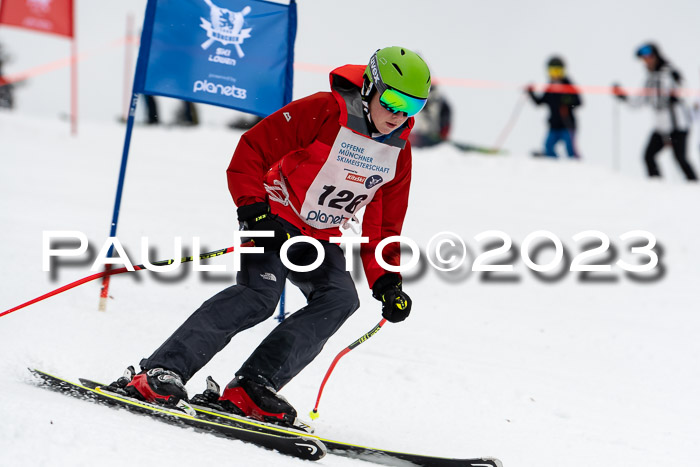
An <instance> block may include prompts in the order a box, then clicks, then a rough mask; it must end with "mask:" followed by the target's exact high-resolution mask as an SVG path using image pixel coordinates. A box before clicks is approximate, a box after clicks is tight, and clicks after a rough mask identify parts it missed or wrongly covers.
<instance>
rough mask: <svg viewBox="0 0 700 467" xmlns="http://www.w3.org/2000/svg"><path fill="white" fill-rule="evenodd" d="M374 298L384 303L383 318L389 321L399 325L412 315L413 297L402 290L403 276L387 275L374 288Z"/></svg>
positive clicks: (378, 280) (377, 281) (376, 282)
mask: <svg viewBox="0 0 700 467" xmlns="http://www.w3.org/2000/svg"><path fill="white" fill-rule="evenodd" d="M372 296H373V297H374V298H376V299H377V300H379V301H380V302H382V316H383V317H384V318H386V320H387V321H391V322H392V323H398V322H399V321H403V320H405V319H406V318H408V315H409V314H410V313H411V297H409V296H408V295H407V294H406V292H404V291H402V290H401V276H399V275H398V274H394V273H391V272H389V273H386V274H384V275H383V276H381V277H380V278H379V279H377V280H376V281H375V282H374V285H373V286H372Z"/></svg>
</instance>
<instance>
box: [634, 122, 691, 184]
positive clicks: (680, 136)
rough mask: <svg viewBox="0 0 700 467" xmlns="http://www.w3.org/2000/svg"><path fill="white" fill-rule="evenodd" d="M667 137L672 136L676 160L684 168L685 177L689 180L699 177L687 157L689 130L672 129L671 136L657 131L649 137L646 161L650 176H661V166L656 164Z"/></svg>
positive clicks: (645, 154) (672, 146) (645, 155)
mask: <svg viewBox="0 0 700 467" xmlns="http://www.w3.org/2000/svg"><path fill="white" fill-rule="evenodd" d="M666 138H670V140H671V148H672V149H673V155H674V156H675V157H676V162H678V165H679V166H680V168H681V170H683V173H684V174H685V177H686V178H687V179H688V180H697V179H698V177H697V175H695V171H694V170H693V167H692V166H691V165H690V163H689V162H688V159H687V158H686V147H687V141H688V132H687V131H672V132H671V134H670V135H669V136H665V135H662V134H661V133H657V132H654V133H652V134H651V138H649V143H648V144H647V148H646V150H645V152H644V162H645V163H646V166H647V173H648V174H649V176H650V177H660V176H661V172H659V167H658V165H656V155H657V154H658V153H659V151H661V150H662V149H663V148H664V145H665V144H666Z"/></svg>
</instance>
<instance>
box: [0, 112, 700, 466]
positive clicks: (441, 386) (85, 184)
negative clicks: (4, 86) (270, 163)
mask: <svg viewBox="0 0 700 467" xmlns="http://www.w3.org/2000/svg"><path fill="white" fill-rule="evenodd" d="M123 130H124V128H123V126H120V125H118V124H98V123H83V124H82V125H81V130H80V135H79V136H78V137H76V138H74V137H71V136H70V135H69V134H68V129H67V126H66V124H65V123H61V122H55V121H53V120H44V119H40V118H35V117H31V118H30V117H23V116H20V115H13V114H9V113H0V141H2V166H3V169H2V171H0V225H2V229H0V257H1V258H2V260H3V267H2V270H1V272H0V274H1V279H2V280H1V282H0V283H1V284H2V294H1V298H2V300H1V301H2V303H1V304H0V309H2V310H5V309H8V308H10V307H12V306H15V305H17V304H19V303H22V302H24V301H27V300H29V299H31V298H34V297H36V296H38V295H41V294H43V293H45V292H48V291H49V290H52V289H54V288H57V287H59V286H61V285H64V284H67V283H69V282H72V281H74V280H77V279H79V278H81V277H84V276H87V275H90V274H92V272H91V271H90V270H89V268H90V262H89V261H85V260H81V261H78V262H77V263H76V264H72V265H63V266H61V267H59V268H58V272H57V273H56V276H57V277H55V278H53V279H52V278H51V275H50V274H49V273H45V272H42V254H41V245H42V243H41V242H42V231H45V230H78V231H82V232H84V233H85V234H86V235H87V236H88V238H89V239H90V246H91V249H92V253H93V254H95V253H96V252H97V251H99V249H100V248H101V246H102V243H103V242H104V241H105V239H106V238H107V236H108V232H109V222H110V220H111V212H112V206H113V202H114V190H115V187H116V179H117V173H118V172H117V171H118V167H119V162H120V157H121V144H122V139H123ZM240 134H241V133H240V132H236V131H228V130H225V129H217V128H198V129H192V128H188V129H176V128H150V127H148V128H147V127H137V128H136V129H135V132H134V138H133V141H132V152H131V155H130V159H129V167H128V170H127V179H126V185H125V190H124V198H123V203H122V210H121V216H120V220H119V230H118V232H117V236H118V237H119V239H120V241H121V242H122V243H123V244H124V245H125V247H126V249H127V251H128V253H129V257H130V259H132V261H133V262H134V263H135V264H138V263H142V262H143V261H142V260H141V257H140V254H141V251H140V243H139V241H140V238H141V237H142V236H148V237H149V239H150V241H151V244H152V245H154V246H155V248H156V250H157V254H156V255H155V257H153V258H151V259H153V260H155V259H164V258H170V257H172V256H173V238H174V237H175V236H181V237H182V238H183V244H184V245H185V246H186V247H189V246H191V244H192V238H193V237H194V236H199V237H201V239H202V244H203V249H204V251H210V250H213V249H218V248H223V247H226V246H230V245H231V244H232V241H233V231H234V229H235V228H236V216H235V207H234V205H233V203H232V201H231V199H230V195H229V194H228V191H227V187H226V181H225V172H224V171H225V168H226V166H227V164H228V161H229V158H230V155H231V153H232V151H233V149H234V148H235V145H236V143H237V141H238V138H239V137H240ZM699 193H700V192H699V191H698V187H697V186H694V185H690V184H685V183H681V182H678V181H654V182H652V181H648V180H645V179H639V178H630V177H625V176H620V175H616V174H613V173H611V172H609V171H607V170H605V169H601V168H598V167H593V166H590V165H587V164H586V162H585V160H584V161H582V162H576V161H573V162H572V161H568V160H559V161H551V160H531V159H530V158H529V157H527V156H525V155H519V154H512V155H510V156H505V157H493V156H477V155H465V154H462V153H459V152H457V151H456V150H455V149H453V148H451V147H442V146H440V147H436V148H432V149H428V150H415V151H414V176H413V182H412V193H411V202H410V207H409V211H408V215H407V219H406V223H405V226H404V234H405V235H407V236H409V237H411V238H413V239H414V240H416V241H417V242H418V244H419V245H420V246H421V249H422V251H423V252H425V245H426V244H427V242H428V240H429V239H430V237H431V236H432V235H433V234H435V233H437V232H439V231H452V232H455V233H457V234H459V235H460V236H461V237H462V238H463V239H464V240H465V241H466V243H467V244H468V245H469V247H470V251H471V252H472V253H474V252H478V251H479V249H480V248H481V247H482V246H483V245H481V244H480V243H479V242H477V241H476V240H474V236H475V235H477V234H478V233H480V232H483V231H487V230H494V229H495V230H501V231H503V232H505V233H507V234H508V235H509V236H510V237H511V238H512V239H513V241H514V247H515V248H516V249H517V251H519V246H520V245H521V243H522V241H523V239H524V238H525V237H526V236H527V235H528V234H529V233H530V232H532V231H535V230H549V231H551V232H553V233H555V234H556V235H557V236H558V237H559V238H560V239H562V241H563V243H564V245H565V246H566V248H567V251H568V252H569V253H571V254H576V253H577V252H578V251H579V250H578V248H579V247H580V245H577V244H576V242H574V241H573V240H572V236H573V235H574V234H576V233H578V232H581V231H586V230H599V231H601V232H604V233H605V234H607V235H608V236H609V237H610V238H611V241H612V244H613V245H614V246H615V247H616V248H617V251H618V253H620V254H624V253H623V252H624V249H625V244H624V242H622V241H621V240H620V239H619V235H621V234H623V233H624V232H627V231H631V230H637V229H643V230H647V231H650V232H652V233H653V234H654V235H655V236H656V237H657V239H658V240H659V243H660V244H661V245H662V248H663V254H662V256H661V264H662V265H663V268H664V270H665V273H664V274H663V277H662V278H661V279H659V280H656V281H651V282H637V281H634V280H632V279H631V278H630V277H629V276H627V275H626V274H624V273H623V272H622V271H620V270H619V269H618V268H616V267H613V271H612V272H611V274H610V275H611V276H613V278H614V280H613V281H607V282H583V281H581V280H580V278H579V275H578V274H577V273H573V272H568V273H564V274H563V276H562V278H561V279H559V280H557V281H553V282H546V281H542V280H538V279H536V278H535V277H534V275H533V273H532V271H530V270H528V269H527V268H526V267H525V266H524V264H523V262H522V260H521V259H520V258H519V256H516V257H515V258H514V264H515V271H514V273H513V275H514V276H515V277H516V279H517V281H516V282H505V283H501V282H489V281H484V280H483V273H475V272H469V271H462V272H461V273H450V274H438V273H437V272H436V271H435V270H433V269H432V268H430V267H428V268H427V271H426V272H425V273H424V274H423V275H422V276H421V277H420V278H417V279H415V278H414V279H410V278H407V279H406V284H405V287H404V288H405V290H406V291H407V292H408V293H409V294H410V295H411V297H412V298H413V299H414V311H413V313H412V316H411V317H410V318H409V319H408V320H407V321H405V322H404V323H400V324H396V325H394V324H391V323H389V324H387V325H386V326H385V327H384V328H383V329H382V330H381V332H379V333H378V334H377V335H376V336H374V337H372V338H371V339H370V340H368V341H367V342H365V343H363V344H362V345H361V346H360V347H358V348H356V349H355V350H353V351H352V352H351V353H350V354H348V355H347V356H345V357H344V358H343V359H342V360H341V361H340V363H339V364H338V366H337V367H336V369H335V372H334V374H333V375H332V377H331V379H330V380H329V383H328V384H327V386H326V388H325V391H324V396H323V399H322V401H321V405H320V414H321V417H320V419H319V420H318V423H317V429H318V432H319V433H320V434H322V436H324V437H328V438H337V439H339V440H343V441H347V442H353V443H357V444H365V445H372V446H377V447H381V448H385V449H392V450H403V451H412V452H419V453H423V454H433V455H441V456H455V457H476V456H495V457H498V458H500V459H501V460H502V461H503V462H504V465H505V466H520V467H542V466H552V467H554V466H562V465H566V466H567V467H577V466H581V467H583V466H588V465H591V463H594V462H600V460H601V459H605V463H606V464H610V465H634V466H653V465H660V464H673V465H693V464H694V463H695V461H696V459H697V457H698V455H700V450H699V449H698V447H697V442H696V439H697V437H698V435H699V434H700V432H699V431H698V423H697V420H698V417H699V416H700V405H698V404H697V402H696V401H697V394H699V393H700V375H699V374H698V372H697V371H695V369H696V368H698V367H699V366H700V365H699V363H700V362H699V360H700V357H699V356H700V341H699V340H698V339H697V334H698V331H699V324H700V318H698V316H697V310H698V297H697V289H696V287H697V285H696V284H697V283H698V280H700V272H699V271H700V270H699V268H698V265H697V261H698V258H700V251H698V250H699V249H700V247H699V246H698V240H697V239H698V238H699V236H698V234H699V233H700V218H699V217H698V216H697V215H696V213H697V206H698V199H699V196H698V195H699ZM689 214H690V215H689ZM547 251H549V252H550V253H551V251H550V250H545V252H544V253H542V257H541V258H540V262H546V261H547V254H548V253H547ZM229 256H230V255H229ZM599 259H602V260H605V259H606V258H605V257H604V256H601V257H599ZM472 260H473V256H472V257H470V261H472ZM212 264H220V265H227V267H228V268H229V269H230V268H231V267H232V263H231V260H230V258H229V257H228V256H223V257H221V258H217V259H216V260H214V261H212ZM173 276H174V277H173ZM407 276H411V274H407ZM231 280H232V276H231V273H228V274H221V273H215V274H213V275H212V277H211V278H209V279H207V280H205V279H203V278H202V274H201V273H194V272H192V271H191V265H183V266H182V267H181V269H180V270H178V272H177V273H175V274H171V275H168V276H167V277H165V275H158V274H152V273H149V272H135V273H129V274H122V275H120V276H116V277H114V278H113V279H112V285H111V290H110V293H111V295H112V296H113V298H112V299H111V300H110V301H109V305H108V310H107V312H106V313H99V312H98V311H97V302H98V294H99V283H98V282H99V281H95V282H94V283H89V284H86V285H83V286H80V287H78V288H76V289H73V290H71V291H68V292H65V293H62V294H60V295H58V296H56V297H53V298H50V299H48V300H45V301H43V302H40V303H38V304H36V305H33V306H30V307H28V308H26V309H23V310H20V311H17V312H15V313H13V314H11V315H8V316H5V317H2V318H0V354H1V355H2V359H1V360H0V393H2V394H3V395H4V396H5V401H6V403H5V404H2V405H0V420H2V423H0V465H1V466H19V465H22V466H43V465H46V466H82V465H85V466H87V465H95V464H99V465H114V466H116V465H120V466H122V465H124V463H125V462H131V461H135V462H136V463H137V465H148V464H151V463H155V462H157V463H159V464H160V463H172V464H173V465H194V464H197V465H209V464H212V465H213V464H221V465H224V464H226V463H231V462H234V461H239V460H240V459H244V463H243V464H244V465H247V466H269V465H302V464H301V461H298V460H296V459H292V458H287V457H284V456H281V455H278V454H275V453H272V452H269V451H265V450H263V449H259V448H257V447H254V446H251V445H246V444H243V443H240V442H236V441H231V440H226V439H221V438H217V437H214V436H208V435H204V434H199V433H195V432H193V431H192V430H189V429H188V430H185V429H182V428H178V427H173V426H169V425H166V424H163V423H160V422H157V421H154V420H150V419H148V418H146V417H139V416H137V415H134V414H131V413H127V412H123V411H115V410H113V409H109V408H105V407H101V406H98V405H95V404H89V403H85V402H82V401H79V400H75V399H72V398H69V397H66V396H63V395H61V394H57V393H52V392H49V391H46V390H44V389H40V388H37V387H35V386H33V385H32V384H31V383H30V382H29V376H28V374H27V372H26V367H28V366H33V367H37V368H40V369H42V370H45V371H49V372H54V373H56V374H58V375H60V376H62V377H65V378H69V379H77V378H78V377H89V378H92V379H96V380H102V381H111V380H113V379H115V378H116V377H117V376H119V375H120V373H121V372H122V371H123V369H124V367H126V366H127V365H129V364H134V365H136V364H137V363H138V361H139V359H140V358H142V357H145V356H147V355H148V354H149V353H150V352H151V351H152V350H154V349H155V347H156V346H157V345H159V344H160V343H161V342H162V340H163V339H164V338H165V337H167V336H168V335H169V334H170V333H171V332H172V331H173V330H174V329H175V327H177V326H178V325H179V324H180V323H181V322H182V321H183V320H184V319H185V318H186V317H187V316H188V315H189V314H190V313H191V312H192V311H193V310H194V309H195V308H196V307H197V306H198V305H199V304H200V303H201V302H202V301H204V300H206V299H207V298H209V297H210V296H211V295H213V294H214V293H216V292H217V291H218V290H220V289H222V288H224V287H226V286H228V285H229V284H230V283H231ZM357 285H358V290H359V292H360V297H361V301H362V306H361V307H360V309H359V310H358V311H357V312H356V313H355V315H354V316H353V317H352V318H351V319H350V320H349V321H348V323H347V324H346V325H345V326H344V327H343V328H342V329H341V330H340V331H339V332H338V333H337V334H336V335H335V336H334V337H333V338H332V339H331V340H330V341H329V342H328V343H327V345H326V349H325V350H324V352H323V353H322V354H321V355H320V356H319V357H318V358H317V359H316V361H314V362H313V363H312V364H311V365H310V366H309V367H308V368H307V369H305V370H304V371H303V372H302V373H301V374H300V375H299V376H298V377H297V378H296V379H295V380H294V381H292V383H290V384H289V385H288V386H287V387H286V388H284V390H283V394H284V395H285V396H286V397H287V398H288V399H289V400H290V401H291V402H292V403H293V404H294V405H295V406H296V407H297V408H298V410H299V411H300V413H301V414H302V415H303V414H306V413H308V411H309V410H310V409H311V408H312V407H313V404H314V402H315V398H316V394H317V391H318V386H319V384H320V382H321V379H322V377H323V375H324V374H325V371H326V369H327V368H328V365H329V364H330V362H331V360H332V359H333V357H334V356H335V355H336V353H337V352H339V351H340V350H341V349H342V348H344V347H345V346H347V345H348V344H349V343H350V342H352V341H354V340H355V339H357V338H358V337H359V336H361V335H362V334H364V333H365V332H366V331H368V330H369V329H371V328H372V327H373V326H374V325H375V324H376V323H377V322H378V321H379V319H380V317H381V316H380V307H379V304H378V303H377V302H376V301H375V300H374V299H372V297H371V294H370V292H369V290H368V289H367V287H366V283H365V281H364V278H363V277H360V278H359V279H358V280H357ZM287 290H288V297H287V306H288V309H289V310H294V309H296V308H298V307H300V306H302V305H303V297H302V295H301V293H299V292H298V291H296V290H295V289H294V288H293V286H290V287H288V289H287ZM274 325H275V321H274V320H272V319H271V320H268V321H267V322H265V323H263V324H261V325H260V326H258V327H256V328H254V329H252V330H249V331H247V332H244V333H242V334H240V335H238V336H236V337H235V338H234V340H233V341H232V342H231V344H230V345H229V346H228V347H227V348H226V349H225V350H224V351H222V352H221V353H220V354H219V355H217V356H216V357H215V358H214V359H213V360H212V361H211V362H210V364H209V365H207V366H206V367H205V368H204V369H203V370H202V371H201V372H200V373H198V374H197V375H196V376H195V377H194V378H193V379H192V380H191V381H190V382H189V383H188V390H189V391H190V394H195V393H196V392H199V391H201V390H202V389H203V388H204V379H205V377H206V376H207V375H212V376H214V378H215V379H217V381H219V383H221V384H225V383H226V382H227V381H228V379H229V378H230V377H232V375H233V373H234V371H235V370H236V369H237V368H238V367H239V365H240V364H241V363H242V362H243V361H244V360H245V358H246V357H247V356H248V354H249V353H250V352H251V351H252V349H253V348H254V347H255V345H256V344H257V343H258V342H259V341H260V340H261V339H262V338H263V337H264V336H265V335H266V334H267V333H268V332H269V331H270V329H272V327H273V326H274ZM358 464H359V461H353V460H349V459H344V458H340V457H337V456H330V455H329V456H327V457H326V458H324V459H323V460H321V461H319V462H318V465H322V466H345V465H358Z"/></svg>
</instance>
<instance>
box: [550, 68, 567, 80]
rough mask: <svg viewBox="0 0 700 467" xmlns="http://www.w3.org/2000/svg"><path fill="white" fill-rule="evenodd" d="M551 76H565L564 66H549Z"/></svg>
mask: <svg viewBox="0 0 700 467" xmlns="http://www.w3.org/2000/svg"><path fill="white" fill-rule="evenodd" d="M549 76H552V77H554V78H561V77H562V76H564V67H562V66H550V67H549Z"/></svg>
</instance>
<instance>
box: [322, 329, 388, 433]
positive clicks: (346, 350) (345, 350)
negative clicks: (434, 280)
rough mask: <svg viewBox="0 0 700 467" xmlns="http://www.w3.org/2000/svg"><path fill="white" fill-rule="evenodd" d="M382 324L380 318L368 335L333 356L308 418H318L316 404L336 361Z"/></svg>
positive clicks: (367, 337)
mask: <svg viewBox="0 0 700 467" xmlns="http://www.w3.org/2000/svg"><path fill="white" fill-rule="evenodd" d="M384 323H386V319H384V318H382V320H381V321H380V322H379V324H377V325H376V326H375V327H373V328H372V330H371V331H369V332H368V333H366V334H364V335H363V336H362V337H360V338H359V339H357V340H356V341H355V342H353V343H352V344H350V345H348V346H347V347H345V348H344V349H343V350H341V351H340V352H339V353H338V355H336V356H335V358H334V359H333V362H332V363H331V366H330V367H328V371H326V376H324V377H323V381H322V382H321V387H320V388H319V389H318V397H316V405H315V406H314V409H313V410H312V411H311V412H309V416H310V417H311V419H312V420H316V419H317V418H318V404H319V402H320V401H321V394H323V388H324V387H325V386H326V382H327V381H328V378H329V377H330V376H331V373H332V372H333V369H334V368H335V365H336V364H337V363H338V360H340V359H341V358H342V357H343V355H345V354H346V353H348V352H350V351H351V350H352V349H354V348H355V347H357V346H358V345H360V344H362V343H363V342H364V341H366V340H367V339H369V338H370V337H372V336H373V335H375V334H376V333H378V332H379V330H380V329H381V328H382V326H384Z"/></svg>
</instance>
